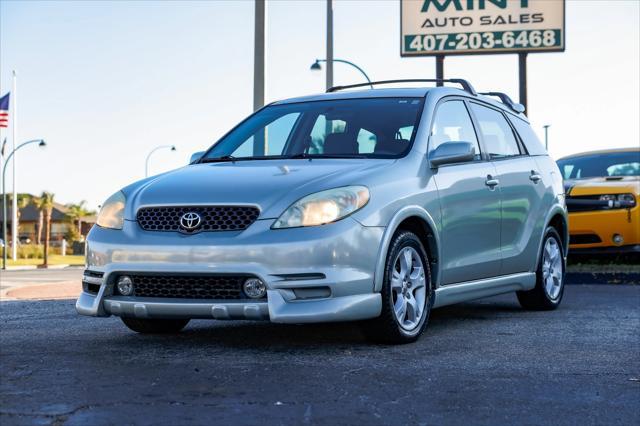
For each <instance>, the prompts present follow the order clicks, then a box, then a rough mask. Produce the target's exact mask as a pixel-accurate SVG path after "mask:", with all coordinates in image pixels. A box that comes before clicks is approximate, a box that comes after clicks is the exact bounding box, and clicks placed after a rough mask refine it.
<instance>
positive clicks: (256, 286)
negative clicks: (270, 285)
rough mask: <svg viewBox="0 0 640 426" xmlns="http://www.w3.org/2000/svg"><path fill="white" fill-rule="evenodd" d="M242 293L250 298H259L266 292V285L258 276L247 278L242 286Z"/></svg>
mask: <svg viewBox="0 0 640 426" xmlns="http://www.w3.org/2000/svg"><path fill="white" fill-rule="evenodd" d="M242 290H243V291H244V294H246V295H247V296H249V297H250V298H252V299H261V298H263V297H264V295H265V294H267V286H266V285H264V283H263V282H262V280H259V279H258V278H249V279H248V280H246V281H245V282H244V285H243V286H242Z"/></svg>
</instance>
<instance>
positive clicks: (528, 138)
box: [508, 115, 547, 155]
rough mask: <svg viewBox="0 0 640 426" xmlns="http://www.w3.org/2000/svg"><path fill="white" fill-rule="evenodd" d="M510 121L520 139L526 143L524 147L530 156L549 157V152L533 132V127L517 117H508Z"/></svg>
mask: <svg viewBox="0 0 640 426" xmlns="http://www.w3.org/2000/svg"><path fill="white" fill-rule="evenodd" d="M508 117H509V120H510V121H511V123H512V124H513V126H514V127H515V128H516V131H517V132H518V134H519V135H520V139H522V141H523V142H524V146H526V147H527V151H529V154H530V155H547V150H546V149H545V148H544V145H543V144H542V142H540V139H539V138H538V135H536V132H534V131H533V129H532V128H531V125H529V123H527V122H526V121H524V120H521V119H519V118H516V117H512V116H510V115H509V116H508Z"/></svg>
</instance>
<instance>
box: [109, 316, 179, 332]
mask: <svg viewBox="0 0 640 426" xmlns="http://www.w3.org/2000/svg"><path fill="white" fill-rule="evenodd" d="M121 319H122V322H123V323H124V325H126V326H127V327H129V329H130V330H133V331H135V332H137V333H143V334H170V333H177V332H179V331H180V330H182V329H183V328H185V327H186V325H187V324H188V323H189V320H188V319H143V318H126V317H123V318H121Z"/></svg>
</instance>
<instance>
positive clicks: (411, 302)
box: [362, 231, 433, 343]
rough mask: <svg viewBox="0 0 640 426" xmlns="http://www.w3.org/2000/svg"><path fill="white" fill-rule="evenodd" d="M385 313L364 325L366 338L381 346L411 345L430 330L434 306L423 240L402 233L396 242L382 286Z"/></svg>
mask: <svg viewBox="0 0 640 426" xmlns="http://www.w3.org/2000/svg"><path fill="white" fill-rule="evenodd" d="M381 295H382V313H381V314H380V316H379V317H378V318H375V319H373V320H369V321H366V322H364V323H363V324H362V326H363V327H362V328H363V332H364V334H365V335H366V336H367V337H368V338H369V339H371V340H373V341H376V342H381V343H410V342H414V341H415V340H417V339H418V337H420V334H422V332H423V331H424V329H425V328H426V326H427V321H428V319H429V313H430V311H431V306H432V304H433V291H432V288H431V273H430V270H429V260H428V257H427V253H426V251H425V249H424V247H423V245H422V243H421V242H420V239H419V238H418V237H417V236H416V235H415V234H414V233H412V232H408V231H402V232H400V233H398V234H396V236H395V237H394V238H393V241H392V242H391V246H390V248H389V252H388V254H387V261H386V265H385V279H384V283H383V285H382V291H381Z"/></svg>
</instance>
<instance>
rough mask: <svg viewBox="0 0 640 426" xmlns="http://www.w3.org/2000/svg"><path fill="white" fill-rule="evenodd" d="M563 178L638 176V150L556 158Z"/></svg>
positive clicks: (639, 174)
mask: <svg viewBox="0 0 640 426" xmlns="http://www.w3.org/2000/svg"><path fill="white" fill-rule="evenodd" d="M558 167H559V168H560V171H561V172H562V175H563V177H564V178H565V179H584V178H591V177H606V176H640V151H635V152H634V151H630V152H612V153H602V154H593V155H583V156H580V157H572V158H566V159H561V160H558Z"/></svg>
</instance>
